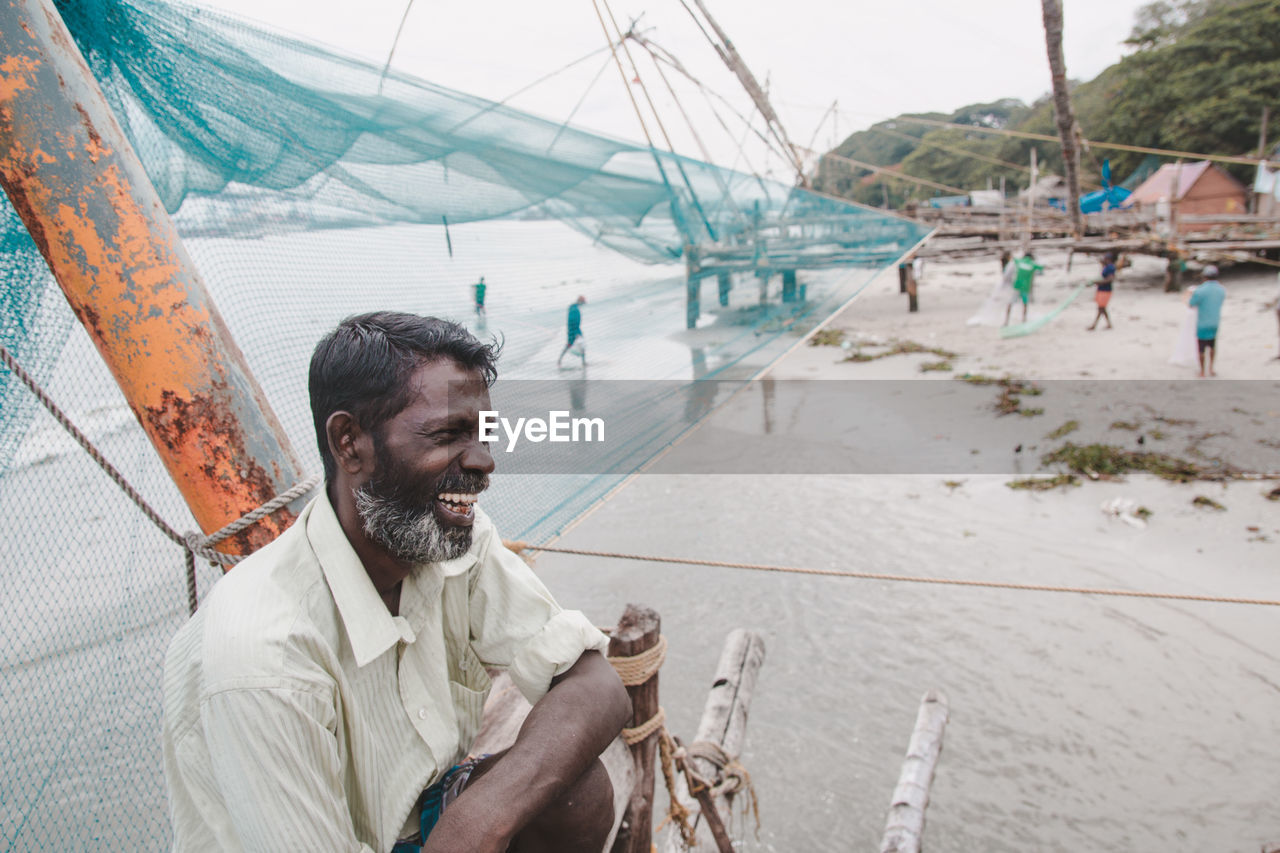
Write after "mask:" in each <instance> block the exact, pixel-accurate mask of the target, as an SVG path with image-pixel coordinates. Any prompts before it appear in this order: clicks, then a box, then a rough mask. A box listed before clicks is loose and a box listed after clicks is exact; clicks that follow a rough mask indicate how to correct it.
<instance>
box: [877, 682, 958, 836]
mask: <svg viewBox="0 0 1280 853" xmlns="http://www.w3.org/2000/svg"><path fill="white" fill-rule="evenodd" d="M948 713H949V712H948V708H947V697H946V696H944V695H943V694H942V693H940V692H938V691H936V690H930V691H929V692H928V693H926V694H924V698H923V699H921V700H920V711H919V713H918V714H917V715H916V727H915V729H914V730H913V731H912V732H911V742H910V744H909V745H908V746H907V757H906V760H905V761H903V762H902V773H901V774H900V775H899V776H898V785H897V787H895V788H894V789H893V799H892V800H891V801H890V803H889V816H888V818H887V819H886V821H885V829H884V838H883V839H882V840H881V842H880V853H920V838H921V836H922V835H923V834H924V810H925V808H926V807H927V806H928V805H929V787H930V785H932V784H933V772H934V769H935V768H936V767H937V764H938V756H939V755H940V754H941V753H942V733H943V731H944V730H945V729H946V726H947V716H948Z"/></svg>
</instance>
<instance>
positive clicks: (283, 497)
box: [0, 344, 323, 613]
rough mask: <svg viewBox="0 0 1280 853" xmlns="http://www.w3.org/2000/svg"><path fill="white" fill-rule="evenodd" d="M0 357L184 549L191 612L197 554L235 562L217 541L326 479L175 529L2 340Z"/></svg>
mask: <svg viewBox="0 0 1280 853" xmlns="http://www.w3.org/2000/svg"><path fill="white" fill-rule="evenodd" d="M0 361H3V362H4V365H5V366H6V367H8V368H9V370H11V371H12V372H13V375H14V376H17V377H18V379H20V380H21V381H22V384H23V385H25V386H27V389H28V390H29V391H31V393H32V394H34V395H35V398H36V399H37V400H38V401H40V405H42V406H44V407H45V409H46V410H47V411H48V412H49V414H51V415H53V419H54V420H56V421H57V422H58V424H59V425H60V426H61V427H62V428H63V429H64V430H66V431H67V433H68V434H69V435H70V436H71V437H72V438H73V439H75V441H76V443H77V444H79V445H80V447H81V448H83V449H84V451H85V452H86V453H88V454H89V458H90V459H92V460H93V461H94V462H96V463H97V464H98V467H99V468H101V469H102V470H103V471H105V472H106V473H107V476H109V477H110V478H111V480H112V482H114V483H115V484H116V485H117V486H119V487H120V490H121V491H123V492H124V493H125V496H126V497H128V498H129V500H131V501H133V503H134V505H135V506H137V507H138V509H140V510H142V514H143V515H145V516H146V517H147V519H148V520H149V521H150V522H151V523H152V524H154V525H155V526H156V528H157V529H159V530H160V532H161V533H163V534H164V535H165V536H166V537H168V538H169V540H170V541H172V542H173V543H174V544H176V545H178V546H179V547H181V548H182V549H183V552H184V554H183V556H184V559H185V561H186V575H187V608H188V610H189V611H190V612H191V613H195V612H196V608H197V607H198V606H199V596H198V590H197V589H196V562H195V561H196V558H197V557H198V558H200V559H203V560H208V561H209V562H210V563H213V564H215V565H221V566H234V565H235V564H236V563H238V562H240V561H241V560H243V559H244V557H243V556H241V555H234V554H224V553H222V552H221V551H217V550H214V546H215V545H217V544H218V543H219V542H221V541H223V540H224V539H226V538H227V537H229V536H234V535H235V534H237V533H239V532H240V531H241V530H244V529H245V528H246V527H249V526H250V525H252V524H254V523H255V522H257V521H258V520H259V519H262V518H265V517H266V516H268V515H270V514H271V513H273V512H275V511H276V510H278V509H280V508H281V507H283V506H287V505H288V504H290V503H292V502H293V501H295V500H297V499H298V498H300V497H302V496H303V495H305V494H306V493H307V492H309V491H311V490H312V489H314V488H315V487H316V486H317V485H319V484H320V483H321V482H322V480H323V478H322V477H320V476H319V475H312V476H310V477H307V478H306V479H305V480H302V481H301V482H299V483H296V484H295V485H294V486H292V487H291V488H289V489H287V490H286V491H284V492H281V493H280V494H278V495H276V496H275V497H274V498H272V499H271V500H269V501H267V502H266V503H264V504H262V506H259V507H257V508H256V509H251V510H249V511H248V512H246V513H245V514H244V515H242V516H240V517H239V518H237V519H236V520H235V521H233V522H231V523H230V524H228V525H226V526H225V527H223V528H222V529H221V530H216V531H214V532H213V533H210V534H209V535H208V536H205V535H204V534H203V533H200V532H199V531H195V530H189V531H187V532H185V533H179V532H178V531H176V530H174V529H173V527H171V526H170V525H169V523H168V522H166V521H165V520H164V519H163V518H161V517H160V514H159V513H158V512H156V511H155V509H153V508H152V507H151V505H150V504H149V503H147V501H146V499H145V498H144V497H142V495H140V494H139V493H138V490H137V489H135V488H134V487H133V485H132V484H131V483H129V481H128V480H126V479H125V477H124V475H123V474H121V473H120V471H119V470H118V469H117V468H116V467H115V466H114V465H112V464H111V463H110V462H108V461H107V458H106V457H105V456H103V455H102V451H100V450H98V448H97V447H96V446H94V444H93V442H92V441H90V440H89V437H88V436H86V435H85V434H84V433H83V432H82V431H81V430H80V428H79V427H77V426H76V425H75V424H74V423H72V421H71V418H69V417H67V415H66V414H65V413H64V412H63V411H62V409H61V408H60V407H59V406H58V404H57V403H55V402H54V401H53V399H52V398H51V397H49V395H48V394H46V393H45V391H44V389H43V388H41V387H40V386H39V385H38V384H37V383H36V381H35V379H34V378H33V377H32V376H31V374H29V373H27V371H26V370H25V369H24V368H23V367H22V365H21V364H19V363H18V361H17V359H15V358H14V357H13V354H12V353H10V352H9V350H8V348H7V347H5V346H4V344H0Z"/></svg>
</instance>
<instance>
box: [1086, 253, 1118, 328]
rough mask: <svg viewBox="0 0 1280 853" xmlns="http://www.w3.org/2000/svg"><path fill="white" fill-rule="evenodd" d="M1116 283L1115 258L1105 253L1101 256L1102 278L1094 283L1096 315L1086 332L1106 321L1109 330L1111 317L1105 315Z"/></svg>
mask: <svg viewBox="0 0 1280 853" xmlns="http://www.w3.org/2000/svg"><path fill="white" fill-rule="evenodd" d="M1115 283H1116V256H1115V255H1113V254H1111V253H1110V252H1107V253H1106V254H1105V255H1103V256H1102V278H1100V279H1098V280H1097V281H1095V282H1094V284H1095V285H1097V286H1098V290H1097V292H1096V293H1094V295H1093V301H1094V302H1096V303H1097V304H1098V314H1097V316H1095V317H1094V318H1093V325H1091V326H1090V327H1089V328H1088V330H1087V331H1090V332H1092V331H1093V330H1094V329H1096V328H1098V321H1099V320H1106V321H1107V328H1108V329H1110V328H1111V315H1110V314H1108V313H1107V306H1108V305H1110V304H1111V288H1112V287H1113V286H1114V285H1115Z"/></svg>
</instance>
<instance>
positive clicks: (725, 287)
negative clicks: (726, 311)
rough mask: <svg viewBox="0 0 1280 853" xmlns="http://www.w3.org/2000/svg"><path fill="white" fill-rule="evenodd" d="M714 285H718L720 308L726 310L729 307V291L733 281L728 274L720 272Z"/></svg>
mask: <svg viewBox="0 0 1280 853" xmlns="http://www.w3.org/2000/svg"><path fill="white" fill-rule="evenodd" d="M716 284H718V285H719V289H720V307H721V308H728V307H729V290H730V288H731V287H732V286H733V281H732V279H731V278H730V275H729V273H727V272H722V273H720V274H718V275H717V276H716Z"/></svg>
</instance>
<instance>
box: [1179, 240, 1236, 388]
mask: <svg viewBox="0 0 1280 853" xmlns="http://www.w3.org/2000/svg"><path fill="white" fill-rule="evenodd" d="M1202 275H1203V276H1204V284H1202V285H1200V286H1199V287H1197V288H1196V289H1195V292H1193V293H1192V294H1191V297H1190V298H1189V299H1188V300H1187V304H1188V305H1190V306H1191V307H1192V308H1194V309H1196V346H1197V348H1198V349H1199V350H1200V377H1201V378H1204V375H1205V372H1204V371H1205V351H1206V350H1208V352H1209V359H1208V366H1209V375H1210V376H1216V375H1217V374H1216V373H1214V372H1213V359H1214V356H1216V355H1217V352H1218V324H1219V323H1220V322H1221V320H1222V303H1223V301H1224V300H1225V299H1226V298H1227V290H1226V288H1224V287H1223V286H1222V283H1221V282H1219V281H1218V268H1217V267H1215V266H1214V265H1213V264H1209V265H1208V266H1207V267H1205V268H1204V272H1203V273H1202Z"/></svg>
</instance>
